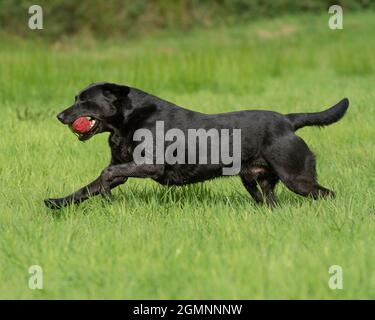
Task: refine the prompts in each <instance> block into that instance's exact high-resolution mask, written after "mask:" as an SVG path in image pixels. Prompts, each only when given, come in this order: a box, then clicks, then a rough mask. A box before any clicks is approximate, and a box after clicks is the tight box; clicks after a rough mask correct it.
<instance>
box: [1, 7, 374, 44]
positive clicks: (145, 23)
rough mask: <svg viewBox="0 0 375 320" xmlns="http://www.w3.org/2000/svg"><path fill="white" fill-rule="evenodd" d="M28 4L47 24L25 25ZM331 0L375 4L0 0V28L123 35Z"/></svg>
mask: <svg viewBox="0 0 375 320" xmlns="http://www.w3.org/2000/svg"><path fill="white" fill-rule="evenodd" d="M32 4H38V5H40V6H42V7H43V10H44V19H45V25H46V26H48V27H46V28H45V29H44V30H43V32H41V33H33V32H31V31H30V30H28V29H27V28H25V24H26V22H27V19H28V17H29V15H28V8H29V7H30V6H31V5H32ZM333 4H338V5H341V6H343V7H344V8H345V9H346V10H350V11H355V10H364V9H374V8H375V1H372V0H355V1H354V0H299V1H298V0H276V1H273V0H177V1H174V0H154V1H150V0H135V1H123V0H89V1H76V0H39V1H30V0H0V8H1V10H0V29H1V30H2V32H5V33H7V34H13V35H22V36H42V37H43V38H46V39H50V40H56V39H60V38H64V37H70V36H73V35H78V34H84V35H85V36H94V37H97V38H108V37H118V36H120V37H129V36H137V35H145V34H152V33H154V32H155V31H158V30H163V29H167V30H185V31H186V30H189V29H191V28H194V27H206V28H210V27H211V28H212V27H215V26H218V25H233V24H236V23H240V22H249V21H253V20H255V19H259V18H267V17H278V16H280V15H283V14H298V13H302V12H310V13H322V12H326V11H327V10H328V7H329V6H330V5H333Z"/></svg>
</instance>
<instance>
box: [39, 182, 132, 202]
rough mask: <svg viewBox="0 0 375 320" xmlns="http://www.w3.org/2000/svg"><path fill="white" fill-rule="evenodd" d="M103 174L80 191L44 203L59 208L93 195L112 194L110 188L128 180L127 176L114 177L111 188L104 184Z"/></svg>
mask: <svg viewBox="0 0 375 320" xmlns="http://www.w3.org/2000/svg"><path fill="white" fill-rule="evenodd" d="M102 180H103V179H102V175H100V176H99V177H98V178H97V179H96V180H94V181H93V182H91V183H90V184H88V185H87V186H85V187H83V188H81V189H79V190H78V191H76V192H74V193H72V194H70V195H68V196H66V197H64V198H56V199H46V200H44V203H45V205H46V206H47V207H49V208H51V209H59V208H62V207H65V206H67V205H69V204H72V203H79V202H82V201H84V200H86V199H88V198H90V197H92V196H95V195H98V194H102V195H105V196H108V195H110V190H111V189H112V188H115V187H117V186H118V185H120V184H123V183H125V182H126V180H127V178H122V179H120V178H118V179H113V181H111V183H110V185H109V190H108V187H107V186H106V188H104V187H103V185H102Z"/></svg>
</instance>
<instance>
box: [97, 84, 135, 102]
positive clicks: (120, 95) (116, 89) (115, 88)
mask: <svg viewBox="0 0 375 320" xmlns="http://www.w3.org/2000/svg"><path fill="white" fill-rule="evenodd" d="M102 88H103V90H104V94H105V95H108V93H110V94H113V95H114V96H115V97H116V100H124V99H125V98H126V97H127V96H128V94H129V92H130V88H129V87H128V86H123V85H119V84H115V83H104V84H103V85H102ZM106 91H107V92H106ZM106 93H107V94H106Z"/></svg>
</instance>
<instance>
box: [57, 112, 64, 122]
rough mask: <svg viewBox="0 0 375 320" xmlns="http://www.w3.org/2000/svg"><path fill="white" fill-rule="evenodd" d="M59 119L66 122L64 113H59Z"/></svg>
mask: <svg viewBox="0 0 375 320" xmlns="http://www.w3.org/2000/svg"><path fill="white" fill-rule="evenodd" d="M57 119H58V120H59V121H61V122H62V123H64V115H63V113H59V114H58V115H57Z"/></svg>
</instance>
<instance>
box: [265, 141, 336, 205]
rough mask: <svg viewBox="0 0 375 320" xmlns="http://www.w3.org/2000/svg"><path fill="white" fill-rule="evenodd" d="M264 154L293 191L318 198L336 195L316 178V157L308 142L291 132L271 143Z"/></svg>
mask: <svg viewBox="0 0 375 320" xmlns="http://www.w3.org/2000/svg"><path fill="white" fill-rule="evenodd" d="M264 155H265V157H266V159H267V161H268V162H269V163H270V164H271V166H272V169H273V170H274V171H275V172H276V174H277V175H278V176H279V178H280V179H281V181H282V182H283V183H284V184H285V185H286V186H287V187H288V188H289V189H290V190H292V191H293V192H295V193H297V194H299V195H301V196H304V197H312V198H313V199H318V198H320V197H327V196H334V193H333V191H331V190H329V189H327V188H325V187H323V186H321V185H320V184H319V183H318V182H317V179H316V169H315V157H314V155H313V153H312V152H311V151H310V149H309V148H308V146H307V145H306V143H305V142H304V141H303V140H302V139H301V138H300V137H298V136H295V135H294V134H289V135H286V136H284V137H281V138H279V139H278V140H277V141H276V142H275V143H273V144H272V145H270V146H269V147H268V148H267V149H266V151H265V152H264Z"/></svg>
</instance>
